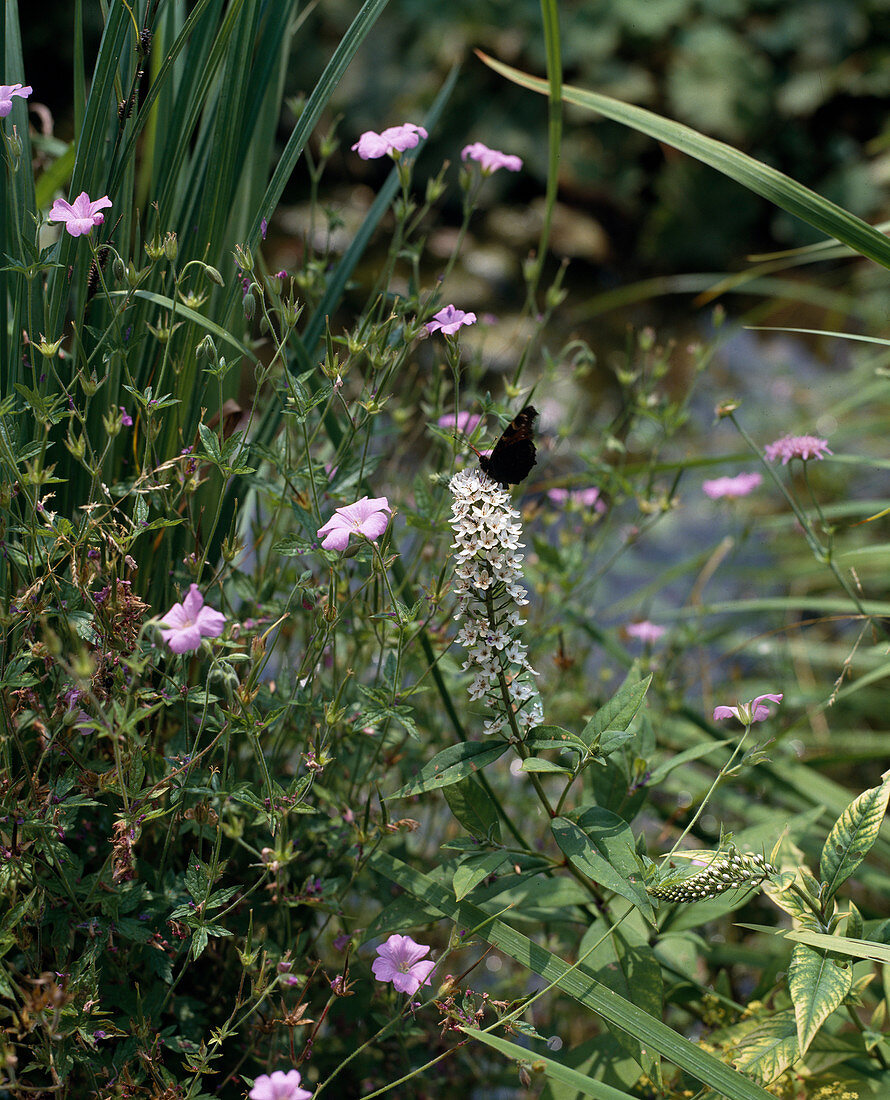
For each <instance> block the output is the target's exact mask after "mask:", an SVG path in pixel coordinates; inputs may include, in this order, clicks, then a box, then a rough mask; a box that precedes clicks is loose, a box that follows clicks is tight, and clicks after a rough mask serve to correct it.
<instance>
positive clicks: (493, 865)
mask: <svg viewBox="0 0 890 1100" xmlns="http://www.w3.org/2000/svg"><path fill="white" fill-rule="evenodd" d="M509 858H510V857H509V855H508V853H507V852H483V853H482V854H481V855H478V856H468V857H467V858H466V859H465V860H464V861H463V863H461V865H460V867H458V869H457V870H456V871H455V872H454V877H453V878H452V880H451V885H452V887H453V888H454V896H455V898H456V899H457V900H458V901H461V900H462V899H463V898H465V897H466V896H467V894H469V893H471V891H472V890H473V889H474V888H475V887H476V886H478V885H479V883H480V882H482V880H483V879H486V878H488V876H489V875H493V874H494V873H495V871H497V870H498V868H499V867H502V866H503V865H504V864H505V863H506V862H507V860H508V859H509Z"/></svg>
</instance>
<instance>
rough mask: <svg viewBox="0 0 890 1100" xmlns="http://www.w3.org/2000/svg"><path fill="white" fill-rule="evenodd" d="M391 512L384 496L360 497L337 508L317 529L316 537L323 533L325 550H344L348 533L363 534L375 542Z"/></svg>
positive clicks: (347, 542) (387, 521) (384, 527)
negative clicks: (353, 502) (352, 502)
mask: <svg viewBox="0 0 890 1100" xmlns="http://www.w3.org/2000/svg"><path fill="white" fill-rule="evenodd" d="M389 512H392V508H390V506H389V501H388V500H387V499H386V497H362V499H361V500H357V501H356V502H355V504H347V505H346V506H345V507H344V508H337V509H336V510H335V512H334V514H333V515H332V516H331V518H330V519H329V520H328V522H327V523H326V524H325V525H324V526H323V527H319V529H318V537H319V538H321V537H322V535H324V536H325V537H324V540H323V542H322V544H321V545H322V546H323V547H324V548H325V550H345V549H346V547H347V546H348V544H349V537H350V535H364V536H365V538H368V539H370V540H371V542H376V541H377V539H379V538H380V536H381V535H382V534H383V532H384V531H385V530H386V526H387V524H388V523H389V515H388V514H387V513H389Z"/></svg>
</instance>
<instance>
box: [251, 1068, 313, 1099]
mask: <svg viewBox="0 0 890 1100" xmlns="http://www.w3.org/2000/svg"><path fill="white" fill-rule="evenodd" d="M311 1095H312V1093H311V1092H309V1091H308V1090H307V1089H301V1088H300V1071H299V1070H298V1069H290V1070H288V1071H287V1073H283V1072H282V1071H281V1070H280V1069H276V1070H275V1072H274V1073H272V1074H268V1073H261V1074H260V1076H259V1077H257V1079H256V1080H255V1081H254V1083H253V1088H252V1089H251V1090H250V1093H249V1096H250V1100H309V1097H310V1096H311Z"/></svg>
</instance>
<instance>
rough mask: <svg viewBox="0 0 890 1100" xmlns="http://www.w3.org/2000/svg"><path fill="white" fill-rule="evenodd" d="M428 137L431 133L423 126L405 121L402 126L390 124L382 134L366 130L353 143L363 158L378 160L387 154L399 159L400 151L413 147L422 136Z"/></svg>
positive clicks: (354, 148) (353, 149) (356, 151)
mask: <svg viewBox="0 0 890 1100" xmlns="http://www.w3.org/2000/svg"><path fill="white" fill-rule="evenodd" d="M427 137H429V134H428V133H427V132H426V130H425V129H424V128H423V127H422V126H415V125H414V123H413V122H403V123H402V125H401V126H390V127H389V129H387V130H384V131H383V133H381V134H378V133H375V132H374V131H373V130H366V131H365V132H364V133H363V134H362V136H361V137H360V138H359V139H358V141H357V142H356V143H355V145H353V147H352V151H353V152H354V153H358V155H359V156H360V157H361V158H362V160H376V159H377V157H385V156H391V157H392V158H393V159H394V160H397V159H398V157H399V154H400V153H403V152H404V151H405V150H406V149H413V148H414V147H415V145H417V143H418V142H419V141H420V139H421V138H427Z"/></svg>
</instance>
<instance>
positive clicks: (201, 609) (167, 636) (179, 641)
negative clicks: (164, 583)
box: [161, 584, 226, 653]
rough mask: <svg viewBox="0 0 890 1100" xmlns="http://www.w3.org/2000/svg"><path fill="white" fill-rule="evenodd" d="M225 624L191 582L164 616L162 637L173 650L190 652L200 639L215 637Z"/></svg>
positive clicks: (223, 617)
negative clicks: (183, 597) (181, 598)
mask: <svg viewBox="0 0 890 1100" xmlns="http://www.w3.org/2000/svg"><path fill="white" fill-rule="evenodd" d="M225 625H226V617H225V615H223V613H222V612H221V611H214V609H213V608H212V607H206V606H205V604H204V597H203V596H202V595H201V592H200V589H199V588H198V586H197V585H196V584H193V585H191V586H190V588H189V590H188V593H187V594H186V597H185V599H184V600H183V601H182V603H175V604H174V605H173V606H172V607H171V608H170V610H169V611H168V612H167V614H166V615H165V616H164V618H163V620H162V621H161V628H162V629H161V637H162V638H163V639H164V641H165V642H166V643H167V645H168V646H170V648H171V649H172V650H173V652H174V653H190V652H192V651H193V650H196V649H197V648H198V646H199V645H200V644H201V639H202V638H218V637H219V636H220V634H222V632H223V630H224V628H225Z"/></svg>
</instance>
